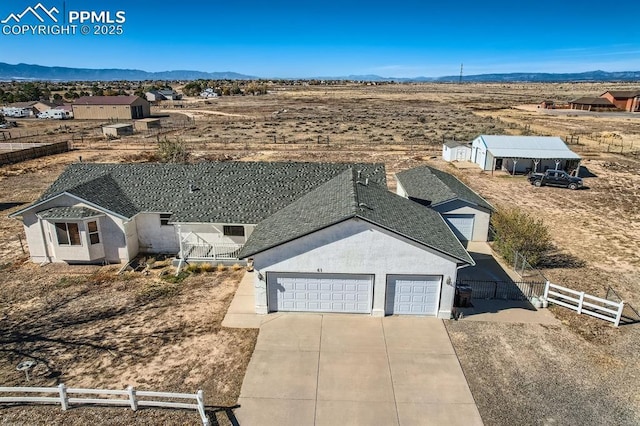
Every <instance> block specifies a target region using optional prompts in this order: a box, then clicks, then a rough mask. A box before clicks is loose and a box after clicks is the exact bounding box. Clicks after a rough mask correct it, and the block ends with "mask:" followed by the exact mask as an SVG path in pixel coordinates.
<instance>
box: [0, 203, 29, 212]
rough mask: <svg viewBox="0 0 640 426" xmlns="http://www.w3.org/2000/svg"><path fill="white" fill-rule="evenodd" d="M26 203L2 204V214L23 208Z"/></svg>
mask: <svg viewBox="0 0 640 426" xmlns="http://www.w3.org/2000/svg"><path fill="white" fill-rule="evenodd" d="M23 204H25V203H20V202H13V203H0V212H3V211H5V210H9V209H12V208H14V207H18V206H21V205H23Z"/></svg>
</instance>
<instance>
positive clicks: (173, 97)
mask: <svg viewBox="0 0 640 426" xmlns="http://www.w3.org/2000/svg"><path fill="white" fill-rule="evenodd" d="M144 96H145V98H147V101H149V102H157V101H167V100H169V101H178V100H180V99H182V95H181V94H179V93H177V92H176V91H175V90H173V89H160V90H149V91H148V92H147V93H145V94H144Z"/></svg>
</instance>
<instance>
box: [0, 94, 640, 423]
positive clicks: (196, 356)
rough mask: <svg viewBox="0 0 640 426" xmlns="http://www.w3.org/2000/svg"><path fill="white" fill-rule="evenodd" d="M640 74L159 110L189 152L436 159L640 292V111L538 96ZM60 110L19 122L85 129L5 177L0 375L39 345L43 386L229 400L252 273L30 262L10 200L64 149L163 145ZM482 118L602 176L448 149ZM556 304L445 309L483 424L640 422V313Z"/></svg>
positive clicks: (473, 131)
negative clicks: (545, 181)
mask: <svg viewBox="0 0 640 426" xmlns="http://www.w3.org/2000/svg"><path fill="white" fill-rule="evenodd" d="M632 88H635V87H634V86H632V85H620V84H604V83H601V84H593V83H580V84H568V83H563V84H463V85H456V84H402V85H382V86H374V85H358V84H345V85H342V86H326V87H325V86H284V87H270V88H269V93H268V94H266V95H263V96H234V97H221V98H219V99H215V100H211V101H210V102H209V103H205V102H204V101H200V100H195V99H193V100H187V102H188V107H187V108H181V109H178V108H175V109H173V108H165V107H160V108H157V109H155V108H154V111H153V112H154V113H157V114H160V115H163V117H162V120H163V122H169V121H171V122H174V123H178V122H187V121H188V122H189V125H186V126H174V127H171V128H169V129H168V130H167V131H164V132H163V133H162V134H161V135H159V137H161V138H165V137H166V138H169V139H170V140H176V141H180V142H181V143H183V144H184V145H185V147H186V148H187V150H188V151H189V154H190V155H189V161H206V160H219V161H229V160H239V161H289V160H296V161H361V162H384V163H385V165H386V167H387V173H388V176H387V178H388V184H389V187H390V188H391V189H392V190H394V189H395V182H394V178H393V174H394V173H396V172H398V171H401V170H404V169H407V168H410V167H415V166H418V165H421V164H429V165H432V166H435V167H438V168H441V169H443V170H446V171H448V172H451V173H454V174H455V175H457V176H459V177H460V179H462V180H463V181H465V182H466V183H467V184H468V185H469V186H470V187H471V188H473V189H474V190H475V191H477V192H478V193H480V194H481V195H482V196H484V197H485V198H486V199H487V200H488V201H489V202H490V203H492V204H493V205H494V206H497V207H501V206H505V207H518V208H521V209H523V210H525V211H527V212H529V213H532V214H535V215H536V217H539V218H541V219H543V220H544V222H545V224H546V225H547V226H548V227H549V230H550V233H551V236H552V242H553V244H554V245H555V247H556V252H555V253H554V256H552V257H551V258H550V259H549V260H548V261H547V262H546V263H545V264H544V265H543V273H544V275H545V276H546V277H547V278H548V279H550V280H551V281H553V282H556V283H558V284H561V285H566V286H568V287H571V288H574V289H576V290H582V291H587V292H589V293H591V294H594V295H596V296H601V297H602V296H604V295H605V292H606V289H607V288H608V287H609V286H611V287H613V288H614V289H615V290H616V292H618V293H619V294H620V296H621V297H622V298H623V299H624V300H625V301H627V302H629V303H630V304H631V305H632V306H635V307H636V308H638V307H640V257H639V256H640V255H639V254H638V250H637V246H638V244H637V241H638V239H639V238H640V227H639V226H640V225H639V224H640V216H639V214H640V213H639V210H638V208H637V206H638V205H640V199H639V197H640V160H639V158H638V154H637V152H636V151H637V150H638V147H639V146H640V142H636V141H637V140H638V139H637V138H639V137H640V116H639V115H638V114H615V115H605V116H602V115H596V114H594V115H589V114H574V113H571V112H568V113H564V112H562V111H560V112H558V113H553V112H549V111H540V110H538V109H537V108H536V104H538V103H539V102H540V101H542V100H544V99H552V100H559V101H566V100H569V99H572V98H575V97H578V96H586V95H594V96H595V95H598V94H600V93H603V92H605V91H606V90H614V89H617V90H624V89H632ZM63 124H65V125H69V126H72V128H71V130H69V132H67V131H66V130H64V129H63V130H56V129H57V128H59V126H60V123H51V122H42V121H37V120H36V121H27V120H22V121H21V122H20V126H19V127H18V129H20V130H21V131H24V132H28V131H29V129H30V128H31V126H37V128H38V129H40V130H39V131H40V133H41V134H42V133H45V134H47V131H50V132H51V134H47V136H46V137H47V138H48V139H47V140H52V141H53V140H65V139H64V138H73V143H74V147H75V149H76V150H75V151H72V152H69V153H65V154H60V155H56V156H51V157H46V158H41V159H36V160H31V161H27V162H24V163H19V164H14V165H11V166H4V167H0V185H2V187H3V188H11V190H10V191H2V192H1V193H0V208H1V209H2V213H3V215H2V216H0V236H1V238H0V256H1V257H0V259H1V260H0V265H3V266H2V267H1V269H0V278H2V280H3V283H4V284H3V286H0V301H1V302H0V309H1V310H0V318H3V320H2V322H1V323H0V339H3V340H2V342H3V344H2V350H0V375H1V376H2V378H3V379H2V381H3V383H6V384H24V381H23V380H24V379H23V376H21V373H20V374H18V372H16V371H15V365H16V364H17V363H18V362H20V361H21V360H23V359H25V358H29V357H31V356H37V357H40V358H41V359H43V360H48V364H47V363H45V362H43V363H41V364H42V365H43V366H47V368H44V367H40V368H41V371H40V375H39V376H37V377H38V378H37V379H34V382H33V383H34V384H35V383H38V384H41V383H53V384H55V383H56V382H57V381H64V382H65V383H67V384H70V385H74V386H75V385H76V384H81V385H83V386H89V387H98V386H107V385H108V386H112V387H116V388H121V387H124V386H126V385H127V384H136V385H139V386H140V387H145V388H154V389H158V390H160V389H162V390H174V391H187V392H193V391H195V390H196V389H197V388H199V387H201V388H203V389H204V390H205V396H206V402H207V404H208V405H212V406H225V407H230V406H233V405H234V404H235V403H236V397H237V393H238V391H239V387H240V384H241V382H242V378H243V375H244V366H246V362H248V357H250V355H251V351H252V349H253V344H254V342H255V334H256V331H252V330H228V329H225V328H221V327H220V322H219V321H220V320H221V318H222V316H224V312H226V306H227V305H228V303H229V301H230V300H231V296H232V295H233V292H234V291H235V286H236V285H237V282H238V280H239V278H240V276H239V273H234V272H231V271H225V272H223V273H221V274H218V273H217V272H211V273H206V274H194V275H192V276H190V277H189V278H187V279H186V280H184V281H183V282H182V283H181V284H180V285H179V286H177V287H172V286H169V285H167V284H163V286H160V287H159V288H156V287H154V286H153V285H151V284H152V283H153V282H155V281H154V280H156V279H158V277H153V276H152V277H141V276H128V275H124V276H115V275H114V271H113V270H110V269H109V268H104V269H99V270H93V269H90V270H89V269H86V268H85V269H86V270H85V269H81V270H80V269H78V268H77V267H64V266H58V265H47V266H44V267H40V266H38V265H33V264H30V263H29V262H26V261H25V256H24V254H23V253H22V251H21V248H20V241H19V239H18V237H17V236H18V235H20V234H21V233H22V226H21V224H20V222H19V221H17V220H15V219H9V218H7V216H6V215H8V214H10V213H11V212H12V211H15V210H16V209H18V208H20V205H23V204H24V203H30V202H33V201H34V200H35V199H37V197H38V196H39V194H40V193H41V192H42V191H44V189H46V188H47V186H48V185H49V184H50V183H51V182H53V180H54V179H55V178H56V177H57V176H58V174H59V173H60V172H61V171H62V170H63V169H64V167H65V166H66V165H67V164H70V163H71V162H75V161H78V160H79V156H82V161H92V162H131V161H136V162H145V161H157V160H158V158H159V156H158V152H157V150H156V146H157V138H156V137H155V136H154V137H148V135H144V134H137V135H134V136H131V137H125V138H122V139H120V140H113V141H106V140H104V139H103V138H102V137H100V136H99V134H98V132H99V127H100V124H101V123H95V122H81V121H77V122H75V121H70V122H68V123H63ZM34 128H36V127H34ZM81 133H82V135H81ZM482 133H488V134H539V135H557V136H561V137H566V136H568V135H575V136H579V144H577V145H571V148H572V149H573V150H575V151H576V152H577V153H579V154H580V155H581V156H582V157H583V163H582V164H583V166H585V167H586V169H587V170H588V171H589V172H590V174H591V176H592V177H588V178H585V185H586V186H587V187H588V189H584V190H579V191H569V190H563V189H558V188H549V187H543V188H534V187H532V186H531V185H529V184H528V183H527V182H526V180H525V179H524V177H522V176H514V177H512V176H509V175H508V174H506V173H503V172H496V173H494V174H491V173H486V172H481V171H480V170H479V169H477V168H474V167H471V168H461V167H456V165H452V164H447V163H445V162H443V161H442V160H441V159H440V157H441V149H442V148H441V143H442V140H443V138H444V139H452V138H456V139H457V140H467V141H470V140H471V139H472V138H474V137H475V136H477V135H478V134H482ZM25 134H26V133H25ZM613 134H615V135H617V136H614V135H613ZM40 137H42V136H40ZM25 139H29V138H25ZM31 139H33V138H31ZM620 141H621V142H620ZM634 147H636V148H635V149H634ZM116 269H117V268H116ZM150 285H151V287H149V286H150ZM145 289H146V290H145ZM141 294H142V295H144V294H147V295H148V296H149V297H147V298H146V297H143V296H141ZM54 306H55V307H57V308H56V309H53V307H54ZM552 312H553V313H554V315H556V316H557V317H558V318H559V319H560V320H561V325H559V326H539V325H522V324H496V323H475V322H471V321H468V322H465V321H464V320H462V321H458V322H453V321H451V322H445V323H446V324H447V328H448V330H449V333H450V335H451V339H452V342H453V344H454V346H455V348H456V351H457V353H458V356H459V358H460V362H461V364H462V367H463V369H464V372H465V374H466V376H467V379H468V381H469V384H470V387H471V391H472V393H473V395H474V398H475V399H476V401H477V403H478V406H479V409H480V414H481V415H482V418H483V420H484V422H485V424H487V425H512V424H541V425H542V424H569V425H574V424H575V425H578V424H621V425H627V424H629V425H631V424H638V423H640V420H639V416H640V394H639V393H638V391H637V383H638V377H640V359H639V358H638V357H639V356H640V352H639V351H638V343H637V342H638V341H640V324H634V325H625V326H622V327H620V328H617V329H616V328H614V327H612V326H610V325H609V323H606V322H604V321H600V320H597V319H594V318H590V317H587V316H584V315H583V316H578V315H577V314H575V313H574V312H573V311H569V310H567V309H564V308H561V307H553V308H552ZM65 318H66V319H65ZM89 331H90V332H89ZM85 332H86V333H85ZM83 333H84V334H83ZM31 335H33V336H35V337H29V336H31ZM25 336H27V337H28V338H26V337H25ZM38 336H40V337H38ZM94 336H97V337H94ZM5 342H7V344H5ZM91 345H93V346H96V347H93V346H91ZM110 351H111V352H113V354H115V356H114V355H112V354H111V353H110ZM203 353H204V354H206V355H202V354H203ZM187 357H188V358H187ZM203 363H204V364H203ZM35 380H41V381H39V382H36V381H35ZM9 415H11V416H12V417H8V416H9ZM101 416H103V417H101ZM147 416H149V417H147ZM215 416H216V418H217V420H218V421H219V422H220V423H221V424H224V422H228V418H229V415H228V414H227V413H226V412H224V411H220V412H217V413H215ZM0 418H2V419H3V420H2V421H5V423H7V422H8V424H34V420H35V419H40V418H41V419H44V420H42V423H41V424H62V423H63V422H64V424H86V423H89V422H94V423H97V424H104V423H105V422H106V421H105V420H104V419H105V418H108V419H109V424H130V423H133V422H135V423H136V424H159V423H164V424H185V423H189V424H191V423H195V422H197V415H196V414H195V413H192V412H188V413H182V412H168V411H161V412H156V411H151V410H142V411H140V412H138V413H132V412H130V411H128V410H126V409H117V410H116V409H105V408H91V409H90V408H82V409H74V410H71V411H70V412H68V413H64V414H63V413H61V412H60V409H59V408H58V407H15V408H9V409H7V408H1V407H0ZM5 419H10V420H5ZM74 422H75V423H74ZM35 424H38V423H37V421H36V422H35Z"/></svg>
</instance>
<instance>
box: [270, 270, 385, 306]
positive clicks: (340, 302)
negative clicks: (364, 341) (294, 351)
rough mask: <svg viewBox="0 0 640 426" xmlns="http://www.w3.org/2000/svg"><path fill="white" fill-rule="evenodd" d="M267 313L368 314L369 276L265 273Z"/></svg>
mask: <svg viewBox="0 0 640 426" xmlns="http://www.w3.org/2000/svg"><path fill="white" fill-rule="evenodd" d="M267 292H268V295H269V302H268V303H269V310H270V311H290V312H343V313H362V314H365V313H367V314H368V313H370V312H371V305H372V294H373V276H372V275H351V274H311V273H308V274H300V273H282V272H278V273H276V272H268V273H267Z"/></svg>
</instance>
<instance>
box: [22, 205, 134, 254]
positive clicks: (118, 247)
mask: <svg viewBox="0 0 640 426" xmlns="http://www.w3.org/2000/svg"><path fill="white" fill-rule="evenodd" d="M52 207H88V208H93V209H95V207H93V206H90V205H87V204H85V203H83V202H81V201H80V200H79V199H77V198H75V197H72V196H69V195H65V194H63V195H61V196H59V197H56V198H55V199H53V200H50V201H48V202H46V203H43V204H41V205H39V206H38V207H36V208H34V209H32V210H29V211H27V212H25V213H24V214H23V216H22V218H23V224H24V230H25V234H26V237H27V243H28V244H29V253H30V256H31V260H32V261H33V262H35V263H41V262H45V261H51V262H64V261H78V262H88V261H94V260H97V259H100V258H104V259H105V260H107V261H108V262H110V263H120V262H128V261H129V260H130V259H131V256H130V255H129V251H128V249H127V246H126V243H125V237H124V227H125V225H124V222H123V221H122V219H120V218H119V217H117V216H114V215H111V214H108V213H104V212H103V214H104V215H103V216H101V217H99V218H98V219H97V221H98V228H99V231H100V244H99V245H96V246H91V245H89V244H88V241H89V240H88V236H87V233H86V227H85V226H86V225H85V224H86V222H87V221H90V220H94V219H90V220H78V221H75V220H73V221H72V220H68V221H66V220H51V221H46V220H43V221H41V220H39V219H38V217H37V215H36V212H40V211H43V210H47V209H50V208H52ZM59 221H61V222H75V223H78V224H79V226H78V229H79V231H80V239H81V241H82V245H81V246H59V245H58V243H57V238H56V234H55V229H54V225H53V223H55V222H59Z"/></svg>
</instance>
